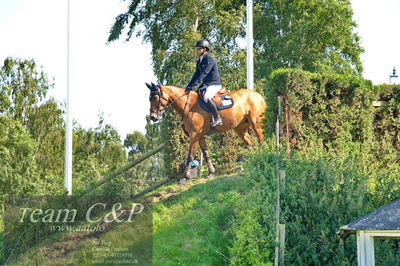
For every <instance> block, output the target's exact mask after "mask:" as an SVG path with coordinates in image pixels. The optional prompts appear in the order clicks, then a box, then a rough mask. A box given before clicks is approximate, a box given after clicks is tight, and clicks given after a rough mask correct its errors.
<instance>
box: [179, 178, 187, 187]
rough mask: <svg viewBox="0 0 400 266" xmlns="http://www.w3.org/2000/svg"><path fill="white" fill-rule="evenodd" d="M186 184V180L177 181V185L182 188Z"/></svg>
mask: <svg viewBox="0 0 400 266" xmlns="http://www.w3.org/2000/svg"><path fill="white" fill-rule="evenodd" d="M186 184H187V181H186V178H182V179H181V180H179V182H178V185H180V186H184V185H186Z"/></svg>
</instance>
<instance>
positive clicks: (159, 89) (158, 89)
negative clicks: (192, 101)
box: [149, 85, 189, 116]
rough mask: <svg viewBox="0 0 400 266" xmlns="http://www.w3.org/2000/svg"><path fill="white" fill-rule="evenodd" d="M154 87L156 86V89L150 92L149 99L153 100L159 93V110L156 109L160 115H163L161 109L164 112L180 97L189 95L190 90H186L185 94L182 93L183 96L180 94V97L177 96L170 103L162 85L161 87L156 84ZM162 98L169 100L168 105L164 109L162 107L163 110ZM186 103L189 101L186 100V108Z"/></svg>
mask: <svg viewBox="0 0 400 266" xmlns="http://www.w3.org/2000/svg"><path fill="white" fill-rule="evenodd" d="M153 87H155V88H156V89H155V90H152V91H151V92H150V97H149V100H150V101H151V100H152V99H153V98H154V96H155V95H158V96H159V97H158V107H157V110H156V113H157V115H159V116H160V115H161V114H160V112H161V111H163V112H164V111H165V110H167V109H168V108H169V107H170V106H172V104H174V103H175V102H176V101H178V100H179V99H180V98H182V97H183V96H185V95H189V91H187V92H185V93H184V94H182V95H181V96H179V97H178V98H176V99H175V100H173V101H172V102H171V103H168V99H166V98H165V97H164V95H163V91H162V90H161V87H160V86H157V85H155V86H153ZM161 99H163V100H164V101H166V102H167V104H166V106H165V107H164V109H162V110H161ZM188 99H189V97H188ZM186 105H187V101H186V103H185V108H184V110H185V109H186Z"/></svg>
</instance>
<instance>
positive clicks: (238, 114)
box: [146, 83, 267, 183]
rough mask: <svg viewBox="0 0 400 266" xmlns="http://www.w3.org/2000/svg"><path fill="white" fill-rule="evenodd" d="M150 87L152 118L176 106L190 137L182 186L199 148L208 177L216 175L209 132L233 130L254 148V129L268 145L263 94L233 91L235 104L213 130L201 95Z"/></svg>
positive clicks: (221, 114) (175, 89) (183, 126)
mask: <svg viewBox="0 0 400 266" xmlns="http://www.w3.org/2000/svg"><path fill="white" fill-rule="evenodd" d="M146 86H147V87H148V88H149V89H150V97H149V100H150V119H151V120H152V121H153V122H157V121H158V120H160V119H161V118H162V116H163V113H164V111H165V109H166V108H167V107H168V106H169V105H172V107H173V108H174V110H175V111H176V112H177V113H178V114H179V115H180V116H181V118H182V121H183V125H182V129H183V131H184V134H185V135H186V136H187V137H188V138H189V151H188V157H187V160H186V169H185V174H184V177H183V178H182V179H181V182H182V183H185V182H186V179H189V178H190V174H191V166H192V161H193V155H194V154H196V149H197V146H198V145H200V148H201V150H202V152H203V155H204V158H205V161H206V163H207V167H208V174H209V175H212V174H213V173H215V168H214V166H213V164H212V162H211V159H210V155H209V151H208V148H207V143H206V141H205V136H206V135H207V134H209V133H211V132H212V133H223V132H226V131H228V130H231V129H233V130H234V131H235V132H236V134H237V135H238V136H239V137H240V139H241V140H242V141H243V142H244V143H245V145H246V146H247V147H248V148H250V147H251V146H252V142H251V140H250V138H249V133H248V130H249V128H250V126H251V127H252V129H253V131H254V132H255V135H256V137H257V139H258V142H259V144H262V143H263V142H264V136H263V132H262V123H263V119H264V114H265V110H266V108H267V105H266V103H265V100H264V98H263V96H261V94H259V93H258V92H256V91H252V90H248V89H240V90H236V91H232V92H229V93H228V94H229V95H230V96H231V97H232V99H233V101H234V105H233V106H232V107H231V108H229V109H224V110H220V111H219V114H220V116H221V118H222V120H223V125H219V126H216V127H213V128H212V127H211V119H212V118H211V113H208V112H206V111H205V110H204V109H203V108H202V107H201V106H200V104H199V100H200V99H199V94H198V93H196V92H194V91H190V92H186V91H185V89H184V88H181V87H177V86H171V85H156V84H154V83H151V85H150V84H148V83H146Z"/></svg>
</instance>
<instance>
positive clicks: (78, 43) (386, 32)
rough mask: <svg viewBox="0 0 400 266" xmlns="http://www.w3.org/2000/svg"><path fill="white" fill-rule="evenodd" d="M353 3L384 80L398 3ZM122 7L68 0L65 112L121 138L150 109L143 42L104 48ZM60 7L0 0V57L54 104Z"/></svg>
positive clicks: (369, 71)
mask: <svg viewBox="0 0 400 266" xmlns="http://www.w3.org/2000/svg"><path fill="white" fill-rule="evenodd" d="M352 5H353V10H354V19H355V20H356V21H357V23H358V25H359V27H358V28H357V32H358V33H359V35H360V36H361V39H362V45H363V47H364V48H365V50H366V52H365V53H364V54H363V56H362V61H363V64H364V77H365V78H367V79H370V80H372V81H373V82H374V83H375V84H380V83H385V82H386V83H387V82H388V81H389V73H390V71H391V70H392V68H393V67H394V66H396V67H397V68H398V69H399V70H400V53H399V49H400V35H399V34H398V32H399V26H400V21H399V19H398V15H399V14H400V0H381V1H374V0H352ZM126 6H127V2H123V1H120V0H107V1H98V0H80V1H78V0H71V66H72V70H71V94H72V102H71V106H72V115H73V117H74V119H75V120H77V121H78V122H79V123H80V124H81V125H83V126H84V127H85V128H88V127H95V126H96V125H97V122H98V117H97V115H98V114H99V112H104V115H105V119H106V122H107V123H110V124H112V125H113V126H114V127H115V128H117V129H118V131H119V133H120V135H121V137H122V139H124V137H125V135H126V134H127V133H129V132H132V131H133V130H141V131H143V130H144V125H145V116H146V115H147V114H148V109H149V104H148V92H147V89H146V88H145V86H144V82H149V81H156V79H155V77H154V75H153V71H152V66H151V56H150V50H151V47H150V46H149V45H148V44H142V42H141V40H139V39H132V40H131V41H130V42H124V41H117V42H114V43H111V44H109V45H106V39H107V36H108V31H109V29H110V27H111V25H112V23H113V21H114V18H115V16H116V15H118V14H120V13H121V12H124V11H125V10H126ZM66 7H67V0H56V1H55V0H1V1H0V38H1V41H0V60H1V61H3V60H4V59H5V58H6V57H7V56H12V57H19V58H34V59H35V60H36V62H37V63H38V64H39V65H41V66H43V70H44V71H45V72H46V73H48V74H49V76H50V77H54V79H55V84H56V85H55V88H54V89H53V90H52V91H51V92H50V95H52V96H54V97H55V98H56V99H58V100H59V101H61V102H64V99H65V91H66V28H67V25H66V16H67V15H66V10H67V9H66ZM177 85H182V86H184V85H185V84H177Z"/></svg>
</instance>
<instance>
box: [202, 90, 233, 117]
mask: <svg viewBox="0 0 400 266" xmlns="http://www.w3.org/2000/svg"><path fill="white" fill-rule="evenodd" d="M220 98H221V104H220V105H218V106H217V109H218V111H220V110H224V109H228V108H231V107H232V106H233V105H234V102H233V99H232V97H231V96H230V95H229V94H225V95H222V96H220ZM199 104H200V107H201V108H203V110H204V111H206V112H208V113H211V110H210V108H209V107H208V106H207V104H206V103H205V102H204V101H203V99H201V98H200V97H199Z"/></svg>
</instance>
